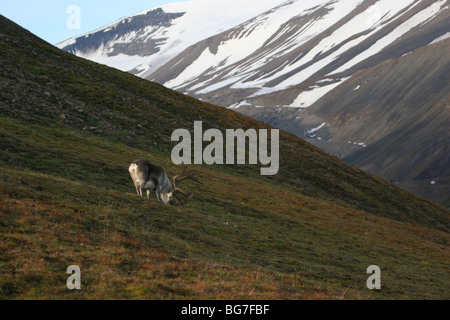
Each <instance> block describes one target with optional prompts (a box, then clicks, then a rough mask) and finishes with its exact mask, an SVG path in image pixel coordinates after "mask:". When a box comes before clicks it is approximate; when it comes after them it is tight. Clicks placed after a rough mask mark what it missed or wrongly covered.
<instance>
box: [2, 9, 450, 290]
mask: <svg viewBox="0 0 450 320" xmlns="http://www.w3.org/2000/svg"><path fill="white" fill-rule="evenodd" d="M0 18H1V17H0ZM0 65H1V68H0V148H1V149H0V150H1V152H0V191H1V193H0V275H1V276H0V297H1V298H3V299H108V298H118V299H186V298H188V299H400V298H406V299H422V298H427V299H448V298H449V297H450V292H449V289H448V287H449V286H448V283H449V280H450V278H449V274H450V273H449V271H450V270H449V266H450V263H449V262H450V259H449V251H448V250H449V247H448V243H449V240H450V238H449V234H448V231H449V229H450V223H449V221H450V220H449V216H448V211H446V210H445V209H443V208H442V207H439V206H436V205H434V204H431V203H429V202H427V201H425V200H422V199H419V198H417V197H415V196H413V195H412V194H410V193H407V192H405V191H403V190H401V189H399V188H397V187H395V186H394V185H392V184H389V183H387V182H386V181H384V180H382V179H379V178H377V177H375V176H373V175H370V174H367V173H365V172H362V171H360V170H358V169H356V168H353V167H351V166H349V165H346V164H344V163H342V162H340V161H339V160H338V159H336V158H334V157H330V156H328V155H326V154H325V153H323V152H322V151H320V150H319V149H317V148H315V147H313V146H311V145H309V144H307V143H305V142H304V141H302V140H300V139H298V138H296V137H294V136H292V135H289V134H287V133H284V132H281V134H280V156H281V160H280V171H279V174H278V175H276V176H273V177H270V176H269V177H264V176H261V175H260V174H259V166H250V165H244V166H237V165H236V166H234V165H224V166H220V165H213V166H206V165H201V166H192V168H193V169H195V171H197V173H198V177H199V178H200V180H201V181H202V182H203V184H202V185H199V184H195V183H189V182H187V181H186V183H185V184H183V187H184V188H186V189H188V190H190V191H192V192H193V194H194V198H193V199H192V200H191V201H190V202H188V203H187V204H186V205H184V206H180V207H173V206H166V205H163V204H161V203H158V202H157V201H156V197H155V196H154V195H152V197H151V199H150V201H149V200H147V199H146V198H139V197H137V196H136V194H135V192H134V187H133V184H132V181H131V179H130V177H129V174H128V172H127V167H128V165H129V164H130V163H131V162H132V161H133V160H136V159H148V160H149V161H151V162H153V163H155V164H158V165H161V166H163V167H164V168H165V170H166V171H167V173H168V175H169V176H170V177H172V176H173V175H174V174H176V173H178V172H180V171H181V169H182V168H181V167H176V166H174V165H173V163H172V161H171V159H170V150H171V148H172V147H173V146H174V144H173V143H172V142H171V141H170V136H171V133H172V131H173V130H175V129H177V128H188V129H190V128H192V126H193V122H194V120H202V121H203V124H204V130H206V129H208V128H218V129H221V130H224V129H226V128H244V129H246V128H268V126H267V125H265V124H262V123H260V122H257V121H255V120H252V119H250V118H247V117H243V116H242V115H239V114H237V113H234V112H232V111H230V110H226V109H223V108H219V107H215V106H211V105H208V104H205V103H202V102H200V101H198V100H195V99H192V98H189V97H186V96H184V95H182V94H179V93H176V92H174V91H171V90H168V89H166V88H164V87H163V86H160V85H157V84H154V83H150V82H148V81H145V80H142V79H138V78H136V77H134V76H132V75H130V74H127V73H123V72H120V71H117V70H114V69H111V68H107V67H105V66H101V65H98V64H95V63H92V62H88V61H85V60H82V59H78V58H76V57H73V56H71V55H68V54H66V53H63V52H61V51H59V50H57V49H56V48H54V47H52V46H50V45H48V44H46V43H45V42H43V41H41V40H39V39H36V38H34V37H33V36H31V35H30V34H29V33H27V32H25V31H24V30H22V29H21V28H19V27H17V26H15V25H14V24H12V23H10V22H8V21H6V20H5V19H3V18H1V19H0ZM72 264H76V265H79V266H80V267H81V270H82V290H80V291H76V292H72V291H69V290H67V288H66V287H65V283H66V280H67V277H68V275H67V274H66V273H65V270H66V269H67V267H68V266H69V265H72ZM373 264H376V265H379V266H380V267H381V270H382V290H380V291H370V290H368V289H367V288H366V280H367V277H368V275H367V274H366V269H367V267H368V266H370V265H373Z"/></svg>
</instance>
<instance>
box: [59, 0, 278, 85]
mask: <svg viewBox="0 0 450 320" xmlns="http://www.w3.org/2000/svg"><path fill="white" fill-rule="evenodd" d="M284 1H286V0H240V1H239V5H238V6H237V5H236V1H234V0H212V1H211V0H193V1H186V2H176V3H172V4H167V5H163V6H160V7H156V8H152V9H149V10H144V11H141V12H138V13H136V14H134V15H132V16H129V17H124V18H122V19H119V20H118V21H116V22H114V23H112V24H110V25H107V26H105V27H103V28H100V29H98V30H95V31H92V32H89V33H87V34H84V35H82V36H78V37H74V38H70V39H68V40H66V41H63V42H61V43H59V44H57V46H58V47H59V48H61V49H63V50H65V51H68V52H71V53H73V54H76V55H78V56H80V57H84V58H86V59H89V60H93V61H96V62H99V63H102V64H106V65H109V66H111V67H114V68H117V69H120V70H123V71H129V72H132V73H135V74H137V75H138V76H141V77H145V76H146V75H148V74H149V73H151V72H154V71H155V70H156V69H158V68H160V67H161V66H163V65H164V64H165V63H166V62H167V61H169V60H170V59H172V58H174V57H175V56H176V55H178V54H179V53H180V52H182V51H183V50H185V49H186V48H188V47H189V46H191V45H193V44H195V43H197V42H198V41H201V40H203V39H206V38H208V37H211V36H213V35H215V34H218V33H220V32H223V31H224V30H227V29H229V28H233V27H235V26H236V25H238V24H240V23H242V22H245V21H247V20H248V19H251V18H253V17H254V16H257V15H259V14H261V13H263V12H265V11H267V10H269V9H270V8H272V6H273V5H277V4H279V3H282V2H284Z"/></svg>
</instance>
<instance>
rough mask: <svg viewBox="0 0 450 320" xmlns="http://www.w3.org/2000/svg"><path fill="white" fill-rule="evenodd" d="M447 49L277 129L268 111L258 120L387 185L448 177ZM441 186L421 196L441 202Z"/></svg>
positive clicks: (368, 78)
mask: <svg viewBox="0 0 450 320" xmlns="http://www.w3.org/2000/svg"><path fill="white" fill-rule="evenodd" d="M449 46H450V40H443V41H440V42H438V43H435V44H432V45H429V46H425V47H423V48H420V49H417V50H415V51H414V52H412V53H410V54H408V55H405V56H403V57H400V58H396V59H392V60H388V61H386V62H383V63H381V64H379V65H378V66H376V67H374V68H369V69H366V70H363V71H362V72H360V73H358V74H355V75H354V76H353V77H351V78H350V79H349V80H347V81H346V82H345V83H344V84H342V85H341V86H339V87H337V88H336V89H334V90H333V91H331V92H330V93H329V94H328V95H326V96H324V97H323V98H322V99H320V100H319V101H318V102H317V103H315V104H313V105H312V106H311V107H309V108H306V109H304V110H302V111H301V112H298V111H297V112H294V111H292V112H291V113H290V114H285V115H284V117H283V121H284V122H283V123H274V121H272V120H271V118H273V117H274V116H273V114H274V113H275V110H273V109H272V111H271V112H270V111H269V110H267V114H266V115H265V116H264V118H263V117H261V116H260V118H259V119H261V120H265V121H267V122H268V123H271V124H276V125H279V126H281V127H284V128H285V129H286V130H288V131H290V132H292V133H294V134H296V135H298V136H301V137H305V138H308V137H314V138H315V139H316V140H311V141H312V142H313V143H315V144H316V145H318V146H320V147H321V148H322V149H324V150H326V151H328V152H330V153H332V154H335V155H338V156H341V157H342V158H344V160H345V161H347V162H349V163H351V164H353V165H356V166H357V167H359V168H362V169H364V170H367V171H369V172H372V173H375V174H377V175H379V176H381V177H384V178H386V179H389V180H393V181H400V182H405V181H417V182H418V183H421V184H423V183H422V182H420V181H428V182H430V181H431V180H440V179H443V178H446V177H449V176H450V171H449V168H450V163H449V159H450V157H449V152H450V150H449V143H448V141H449V138H450V135H449V123H450V112H449V111H450V110H449V105H450V94H449V92H450V85H449V83H450V77H449V74H450V57H449V56H448V54H447V52H448V48H449ZM254 102H255V103H257V101H254ZM250 112H251V111H250ZM244 113H245V111H244ZM313 129H315V130H313ZM312 131H313V132H312ZM318 139H320V140H318ZM346 144H347V146H351V147H353V148H352V149H346V146H345V145H346ZM337 145H341V146H342V147H341V148H337V147H336V146H337ZM355 145H356V146H355ZM355 149H356V150H355ZM445 185H446V184H439V185H431V184H430V183H428V188H426V189H429V190H428V191H427V190H424V191H421V192H419V194H421V195H423V196H426V197H428V198H432V199H433V200H434V201H437V202H439V201H442V200H445V199H446V198H447V197H448V195H449V194H448V186H447V187H446V186H445ZM432 190H433V191H434V192H433V191H432Z"/></svg>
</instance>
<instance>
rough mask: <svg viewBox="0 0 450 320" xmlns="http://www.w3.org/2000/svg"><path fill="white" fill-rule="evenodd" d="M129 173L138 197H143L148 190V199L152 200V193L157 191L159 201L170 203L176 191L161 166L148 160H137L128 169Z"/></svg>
mask: <svg viewBox="0 0 450 320" xmlns="http://www.w3.org/2000/svg"><path fill="white" fill-rule="evenodd" d="M128 172H129V173H130V176H131V179H133V183H134V187H135V188H136V193H137V194H138V196H140V197H142V194H143V191H144V189H146V190H147V198H150V191H151V190H155V192H156V198H157V199H158V201H162V202H164V203H169V202H170V201H171V200H172V195H173V192H174V189H173V187H172V184H171V183H170V180H169V178H168V177H167V174H166V172H165V171H164V169H163V168H161V167H160V166H156V165H154V164H151V163H150V162H148V161H146V160H136V161H134V162H133V163H132V164H131V165H130V166H129V167H128Z"/></svg>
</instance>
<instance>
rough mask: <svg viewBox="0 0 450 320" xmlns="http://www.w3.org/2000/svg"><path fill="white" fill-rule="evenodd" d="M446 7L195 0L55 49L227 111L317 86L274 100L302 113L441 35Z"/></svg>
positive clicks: (364, 1)
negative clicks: (356, 77) (351, 80)
mask: <svg viewBox="0 0 450 320" xmlns="http://www.w3.org/2000/svg"><path fill="white" fill-rule="evenodd" d="M448 5H449V1H447V0H396V1H392V0H315V1H307V0H241V1H239V3H238V4H236V1H233V0H192V1H188V2H180V3H174V4H169V5H164V6H161V7H158V8H154V9H150V10H146V11H142V12H139V13H137V14H135V15H133V16H130V17H126V18H123V19H120V20H118V21H116V22H115V23H113V24H111V25H108V26H106V27H104V28H101V29H99V30H96V31H93V32H91V33H88V34H85V35H83V36H80V37H77V38H72V39H69V40H67V41H64V42H62V43H60V44H58V47H60V48H62V49H64V50H66V51H69V52H71V53H74V54H76V55H79V56H81V57H85V58H87V59H90V60H94V61H97V62H100V63H104V64H107V65H110V66H112V67H116V68H119V69H121V70H124V71H129V72H132V73H134V74H136V75H138V76H140V77H143V78H147V79H149V80H153V81H156V82H159V83H162V84H164V85H165V86H167V87H170V88H173V89H176V90H178V91H181V92H184V93H187V94H189V95H192V96H195V97H198V98H201V99H203V100H205V101H209V102H213V103H216V104H219V105H223V106H226V107H231V108H238V107H240V106H242V105H252V103H251V101H250V100H252V99H253V98H255V97H260V96H265V95H267V94H270V93H273V92H279V91H283V90H286V89H290V88H293V87H296V86H298V85H301V84H304V83H305V81H307V80H313V79H316V80H317V81H316V82H313V83H309V85H308V86H307V87H301V88H297V89H296V90H290V91H289V94H286V95H285V99H282V100H280V101H277V104H278V105H280V106H291V107H299V108H305V107H308V106H310V105H312V104H313V103H314V102H316V101H317V100H318V99H319V98H320V97H322V96H324V95H325V94H326V93H328V92H329V91H331V90H332V89H334V88H335V87H337V86H338V85H339V84H341V83H342V82H343V81H345V80H346V79H348V77H349V76H350V75H352V74H354V73H355V72H356V71H357V70H360V69H362V68H365V67H368V66H373V65H375V64H377V63H379V62H381V61H384V60H386V59H389V58H393V57H398V56H401V55H403V54H407V53H409V52H411V51H413V50H414V49H416V48H418V47H421V46H423V45H426V44H428V43H430V42H432V41H434V40H435V39H437V38H439V37H442V36H445V34H447V33H448V32H450V23H449V18H448ZM258 101H259V102H262V104H263V105H267V102H265V101H263V100H262V99H259V100H258ZM268 102H269V104H271V103H272V99H270V98H269V99H268Z"/></svg>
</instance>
